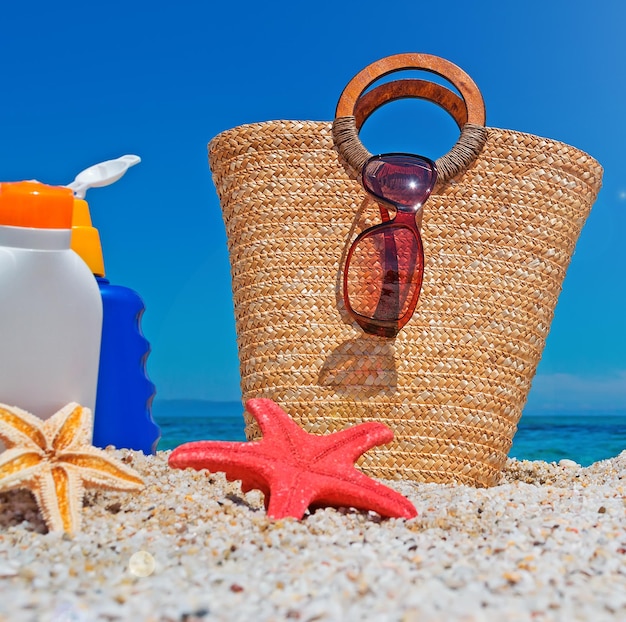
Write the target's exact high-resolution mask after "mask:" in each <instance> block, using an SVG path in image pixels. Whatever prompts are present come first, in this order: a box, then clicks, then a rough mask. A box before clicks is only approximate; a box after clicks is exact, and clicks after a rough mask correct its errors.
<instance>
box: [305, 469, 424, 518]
mask: <svg viewBox="0 0 626 622" xmlns="http://www.w3.org/2000/svg"><path fill="white" fill-rule="evenodd" d="M313 504H320V505H334V506H349V507H354V508H357V509H359V510H373V511H374V512H377V513H378V514H380V515H381V516H385V517H393V518H407V519H409V518H414V517H415V516H417V510H416V509H415V506H414V505H413V504H412V503H411V502H410V501H409V500H408V499H407V498H406V497H405V496H403V495H401V494H400V493H399V492H396V491H395V490H393V489H392V488H389V487H388V486H385V485H384V484H381V483H380V482H377V481H376V480H374V479H372V478H371V477H368V476H367V475H365V474H364V473H361V472H360V471H358V470H357V469H355V468H354V467H353V468H352V472H347V473H344V474H342V476H341V477H337V476H329V477H328V478H327V479H326V486H324V487H321V488H320V489H319V490H318V491H317V493H316V495H315V497H314V499H313Z"/></svg>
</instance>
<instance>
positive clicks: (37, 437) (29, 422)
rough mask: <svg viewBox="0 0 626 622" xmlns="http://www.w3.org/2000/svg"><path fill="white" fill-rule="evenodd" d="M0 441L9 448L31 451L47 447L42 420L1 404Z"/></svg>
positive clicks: (19, 409) (14, 407)
mask: <svg viewBox="0 0 626 622" xmlns="http://www.w3.org/2000/svg"><path fill="white" fill-rule="evenodd" d="M0 440H2V441H3V442H4V443H5V445H6V446H7V447H9V448H10V447H14V446H16V445H21V446H22V447H29V448H31V449H35V448H38V447H39V448H41V449H45V447H46V439H45V435H44V433H43V424H42V421H41V419H39V417H35V415H32V414H31V413H29V412H26V411H25V410H22V409H21V408H18V407H17V406H7V405H6V404H0Z"/></svg>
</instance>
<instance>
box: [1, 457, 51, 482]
mask: <svg viewBox="0 0 626 622" xmlns="http://www.w3.org/2000/svg"><path fill="white" fill-rule="evenodd" d="M42 461H43V457H42V455H41V452H40V451H34V450H32V449H23V448H17V447H16V448H14V449H7V450H6V451H5V452H3V453H2V454H0V491H5V490H12V489H14V488H22V487H27V485H28V482H30V481H32V480H33V478H34V477H36V475H37V473H38V472H39V470H40V469H41V463H42Z"/></svg>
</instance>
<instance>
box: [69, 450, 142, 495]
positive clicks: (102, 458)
mask: <svg viewBox="0 0 626 622" xmlns="http://www.w3.org/2000/svg"><path fill="white" fill-rule="evenodd" d="M58 462H59V464H60V465H62V466H63V468H65V469H66V470H67V471H68V472H76V473H78V476H79V477H80V479H81V480H82V482H83V484H84V485H85V486H87V487H88V488H108V489H111V490H139V489H141V488H143V485H144V482H143V480H142V479H141V477H140V476H139V474H138V473H136V472H135V471H134V470H133V469H131V468H130V467H127V466H126V465H125V464H123V463H122V462H120V461H119V460H116V459H115V458H112V457H111V456H109V455H108V454H107V452H106V451H104V450H102V449H98V448H96V447H82V448H81V449H80V450H78V451H66V452H63V453H62V454H61V455H60V456H59V459H58Z"/></svg>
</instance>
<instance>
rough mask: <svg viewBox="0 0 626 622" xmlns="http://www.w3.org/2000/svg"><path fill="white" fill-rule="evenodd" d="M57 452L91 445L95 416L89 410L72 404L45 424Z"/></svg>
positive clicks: (56, 413)
mask: <svg viewBox="0 0 626 622" xmlns="http://www.w3.org/2000/svg"><path fill="white" fill-rule="evenodd" d="M43 425H44V428H45V430H46V432H47V433H48V438H51V439H52V441H51V446H52V447H54V450H55V451H63V450H65V449H68V448H70V447H80V446H81V445H91V437H92V434H93V416H92V414H91V410H90V409H89V408H85V407H84V406H81V405H80V404H77V403H76V402H70V403H69V404H67V405H66V406H64V407H63V408H61V410H59V411H57V412H55V413H54V415H52V417H50V418H49V419H47V420H46V421H45V422H44V424H43Z"/></svg>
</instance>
